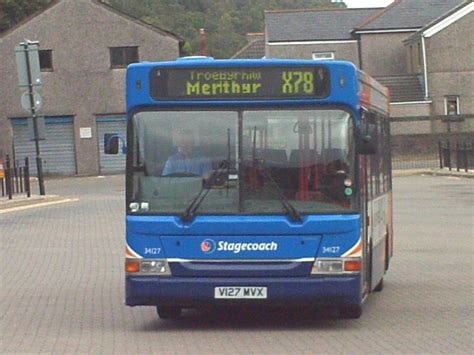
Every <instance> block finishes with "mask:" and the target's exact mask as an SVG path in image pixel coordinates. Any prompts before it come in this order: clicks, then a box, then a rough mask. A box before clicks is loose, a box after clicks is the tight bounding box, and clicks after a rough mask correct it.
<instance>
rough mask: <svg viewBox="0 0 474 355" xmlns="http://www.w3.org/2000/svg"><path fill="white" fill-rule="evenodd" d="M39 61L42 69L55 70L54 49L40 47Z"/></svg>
mask: <svg viewBox="0 0 474 355" xmlns="http://www.w3.org/2000/svg"><path fill="white" fill-rule="evenodd" d="M38 54H39V63H40V70H41V71H53V51H52V50H51V49H40V50H39V51H38Z"/></svg>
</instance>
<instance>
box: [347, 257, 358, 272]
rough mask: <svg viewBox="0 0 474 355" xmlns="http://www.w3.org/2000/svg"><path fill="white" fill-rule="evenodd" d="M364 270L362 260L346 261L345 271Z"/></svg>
mask: <svg viewBox="0 0 474 355" xmlns="http://www.w3.org/2000/svg"><path fill="white" fill-rule="evenodd" d="M361 269H362V261H361V260H360V259H355V260H346V261H345V262H344V271H360V270H361Z"/></svg>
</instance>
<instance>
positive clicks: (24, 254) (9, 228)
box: [0, 176, 474, 354]
mask: <svg viewBox="0 0 474 355" xmlns="http://www.w3.org/2000/svg"><path fill="white" fill-rule="evenodd" d="M122 186H123V180H122V178H120V177H108V178H105V179H98V178H75V179H67V180H55V181H50V182H49V183H48V189H49V191H50V193H57V194H61V195H67V196H71V197H79V201H78V202H70V203H65V204H61V205H53V206H48V207H41V208H37V209H30V210H25V211H20V212H13V213H9V214H3V215H0V225H1V227H0V243H1V244H0V250H1V258H0V276H1V289H0V296H1V297H0V322H1V329H0V352H1V353H15V352H19V353H25V352H28V353H37V352H55V353H73V352H81V353H158V352H159V353H246V354H247V353H255V354H261V353H294V354H295V353H323V352H329V353H341V352H346V353H349V352H350V353H362V352H370V353H382V352H400V353H420V352H435V353H436V352H439V353H441V352H443V353H447V352H450V353H468V352H470V351H472V349H473V348H474V344H473V334H474V311H473V309H474V305H473V299H474V296H473V295H474V293H473V285H474V268H473V266H474V265H473V249H474V248H473V241H474V223H473V222H474V221H473V218H474V217H473V216H474V210H473V208H474V207H473V206H474V180H473V179H459V178H447V177H422V176H417V177H400V178H397V179H395V183H394V187H395V221H396V243H395V248H396V249H395V253H396V255H395V258H394V259H393V263H392V265H391V270H390V271H389V274H388V275H387V276H386V283H385V289H384V291H383V292H382V293H378V294H373V295H371V297H370V298H369V299H368V301H367V303H366V304H365V306H364V314H363V315H362V317H361V318H360V319H358V320H337V319H333V318H331V317H328V315H322V316H321V315H320V316H317V315H315V314H308V313H307V312H297V313H294V312H288V311H284V310H278V311H272V312H264V311H261V310H260V311H256V310H250V311H247V312H245V313H239V312H232V313H228V312H225V311H222V310H221V311H217V312H214V313H205V314H200V313H197V312H188V313H187V314H185V318H184V319H183V320H180V321H168V322H163V321H160V320H159V319H158V318H157V316H156V313H155V310H154V308H149V307H142V308H128V307H125V306H124V305H123V299H124V290H123V289H124V287H123V284H124V281H123V280H124V275H123V271H122V270H123V258H124V253H123V249H124V248H123V245H124V244H123V236H124V227H123V209H124V208H123V207H124V206H123V205H124V202H123V187H122Z"/></svg>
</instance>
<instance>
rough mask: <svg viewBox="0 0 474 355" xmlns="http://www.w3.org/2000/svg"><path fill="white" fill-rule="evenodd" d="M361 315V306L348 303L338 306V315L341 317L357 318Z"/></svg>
mask: <svg viewBox="0 0 474 355" xmlns="http://www.w3.org/2000/svg"><path fill="white" fill-rule="evenodd" d="M361 315H362V306H361V305H359V304H350V305H345V306H341V307H340V308H339V317H340V318H343V319H357V318H360V316H361Z"/></svg>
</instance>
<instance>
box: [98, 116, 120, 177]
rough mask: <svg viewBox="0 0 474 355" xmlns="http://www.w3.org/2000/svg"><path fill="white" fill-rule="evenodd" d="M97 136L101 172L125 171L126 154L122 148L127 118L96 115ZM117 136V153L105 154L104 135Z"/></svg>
mask: <svg viewBox="0 0 474 355" xmlns="http://www.w3.org/2000/svg"><path fill="white" fill-rule="evenodd" d="M96 121H97V132H98V133H97V138H98V140H99V163H100V173H101V174H112V173H123V172H124V171H125V160H126V155H125V154H123V153H122V148H123V147H124V146H125V145H126V142H127V118H126V116H125V115H120V116H98V117H97V119H96ZM112 136H118V137H119V153H118V154H105V153H104V145H105V137H112Z"/></svg>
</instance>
